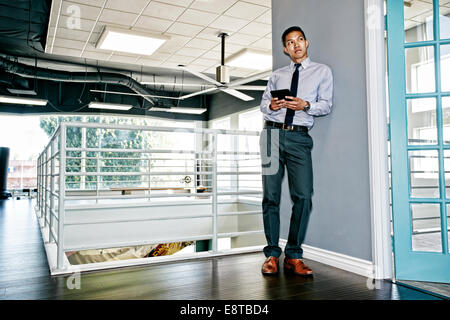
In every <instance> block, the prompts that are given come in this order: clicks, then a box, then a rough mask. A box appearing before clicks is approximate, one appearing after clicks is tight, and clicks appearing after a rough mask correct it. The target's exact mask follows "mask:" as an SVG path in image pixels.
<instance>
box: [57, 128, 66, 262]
mask: <svg viewBox="0 0 450 320" xmlns="http://www.w3.org/2000/svg"><path fill="white" fill-rule="evenodd" d="M59 134H60V136H59V143H60V145H59V202H58V205H59V209H58V252H57V269H59V270H61V269H63V267H64V216H65V211H64V202H65V191H66V124H65V123H61V124H60V133H59Z"/></svg>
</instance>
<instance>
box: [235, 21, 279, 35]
mask: <svg viewBox="0 0 450 320" xmlns="http://www.w3.org/2000/svg"><path fill="white" fill-rule="evenodd" d="M269 32H272V26H271V25H270V24H265V23H260V22H250V23H249V24H248V25H246V26H245V27H243V28H242V29H241V30H239V33H245V34H249V35H253V36H261V37H263V36H265V35H266V34H267V33H269Z"/></svg>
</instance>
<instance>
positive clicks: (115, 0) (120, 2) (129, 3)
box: [106, 0, 148, 13]
mask: <svg viewBox="0 0 450 320" xmlns="http://www.w3.org/2000/svg"><path fill="white" fill-rule="evenodd" d="M147 3H148V0H126V1H124V0H108V2H107V3H106V8H108V9H113V10H119V11H124V12H131V13H141V11H142V9H144V8H145V6H146V5H147Z"/></svg>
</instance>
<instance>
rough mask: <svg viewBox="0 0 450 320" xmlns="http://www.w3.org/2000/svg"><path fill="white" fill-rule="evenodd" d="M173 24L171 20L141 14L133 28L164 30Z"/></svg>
mask: <svg viewBox="0 0 450 320" xmlns="http://www.w3.org/2000/svg"><path fill="white" fill-rule="evenodd" d="M171 24H172V22H171V21H169V20H163V19H158V18H154V17H147V16H140V17H139V19H138V21H137V22H136V24H135V25H134V27H133V29H136V30H137V29H138V28H139V30H148V31H157V32H164V31H166V30H167V28H169V26H170V25H171Z"/></svg>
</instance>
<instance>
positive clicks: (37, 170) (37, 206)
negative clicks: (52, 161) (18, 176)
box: [36, 155, 41, 211]
mask: <svg viewBox="0 0 450 320" xmlns="http://www.w3.org/2000/svg"><path fill="white" fill-rule="evenodd" d="M40 159H41V155H39V156H38V159H37V163H36V186H37V191H38V194H37V197H36V208H37V209H38V210H39V211H41V208H40V206H39V203H40V197H41V193H40V192H39V191H40V189H39V179H40V177H39V162H40Z"/></svg>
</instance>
